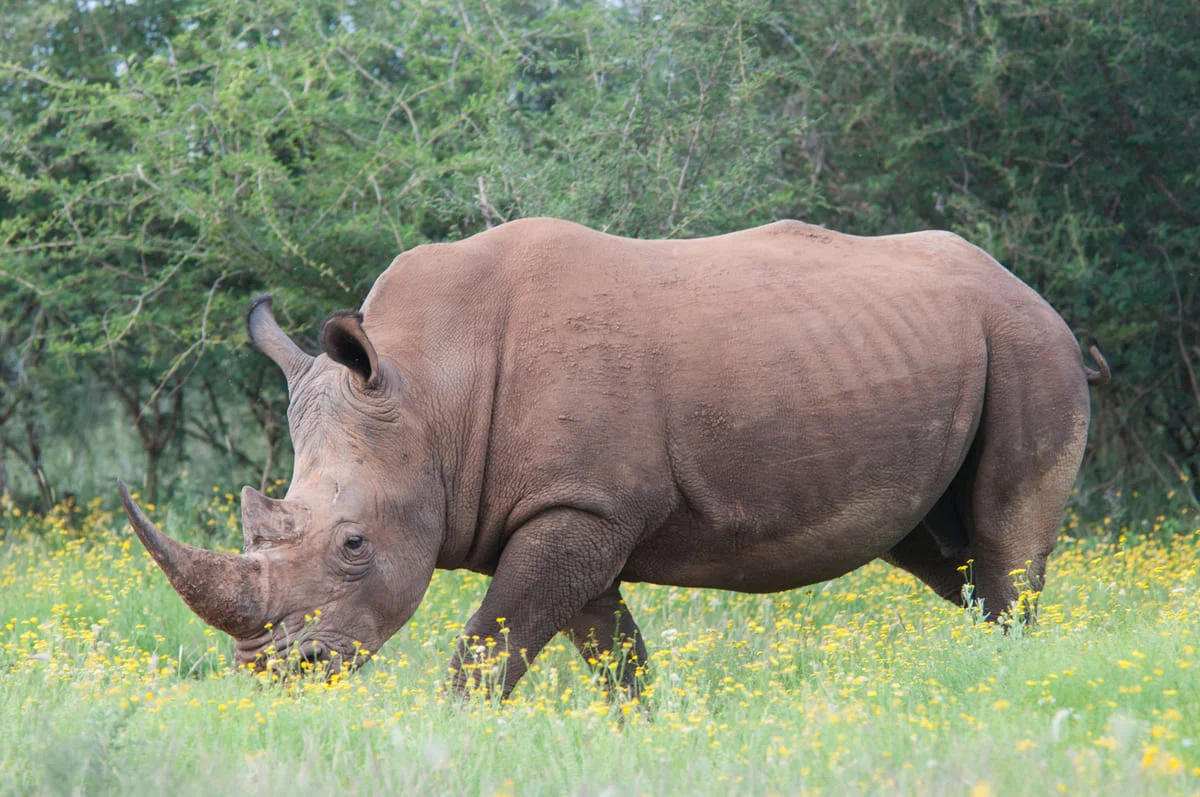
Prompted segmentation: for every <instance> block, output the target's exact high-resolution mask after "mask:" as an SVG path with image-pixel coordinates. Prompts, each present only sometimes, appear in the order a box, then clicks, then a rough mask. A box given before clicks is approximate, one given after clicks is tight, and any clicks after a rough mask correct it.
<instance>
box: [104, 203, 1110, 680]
mask: <svg viewBox="0 0 1200 797" xmlns="http://www.w3.org/2000/svg"><path fill="white" fill-rule="evenodd" d="M247 325H248V328H249V334H250V339H251V341H252V342H253V345H254V346H255V347H256V348H257V349H258V350H259V351H260V352H262V353H263V354H265V355H267V356H268V357H269V358H271V359H272V360H273V361H274V362H275V364H276V365H278V366H279V367H280V368H281V369H282V371H283V373H284V375H285V377H286V379H287V387H288V393H289V406H288V422H289V426H290V431H291V436H292V440H293V443H294V446H295V472H294V476H293V479H292V481H291V484H290V487H289V488H288V491H287V495H286V496H285V497H284V498H283V499H282V500H275V499H271V498H267V497H265V496H263V495H261V494H260V493H258V492H257V491H255V490H254V489H252V488H250V487H246V488H245V489H243V491H242V524H243V528H244V535H245V553H243V554H226V553H216V552H211V551H207V550H203V549H199V548H194V547H190V546H187V545H184V544H182V543H179V542H177V541H175V540H173V539H171V538H169V537H167V536H166V535H164V534H163V533H162V532H161V531H159V530H158V529H157V528H155V526H154V525H153V524H152V523H151V522H150V521H149V520H148V519H147V517H146V516H145V515H144V514H143V513H142V511H141V510H140V509H139V508H138V507H137V506H136V505H135V504H134V503H133V501H131V500H130V497H129V494H128V492H127V491H126V489H125V488H124V486H123V485H122V486H121V495H122V499H123V501H124V505H125V508H126V510H127V512H128V514H129V518H130V520H131V523H132V526H133V528H134V530H135V531H136V533H137V535H138V536H139V538H140V539H141V541H142V542H143V543H144V545H145V546H146V548H147V549H148V551H149V553H150V554H151V555H152V556H153V558H154V559H155V560H156V561H157V562H158V564H159V565H160V566H161V568H162V569H163V570H164V571H165V573H166V575H167V577H168V579H169V580H170V582H171V584H172V585H173V586H174V588H175V589H176V590H177V591H178V592H179V593H180V595H181V596H182V597H183V599H184V600H185V601H186V602H187V603H188V605H189V606H191V608H192V609H193V610H194V611H195V612H196V613H197V614H198V615H199V616H200V617H201V618H202V619H204V620H205V621H206V622H208V623H209V624H211V625H213V626H215V627H216V628H218V629H220V630H222V631H225V632H227V633H229V634H230V635H232V636H233V637H234V638H235V640H236V660H237V662H238V663H239V664H248V663H251V662H255V661H258V662H260V663H261V662H262V661H263V659H264V656H263V653H264V651H267V652H271V651H273V650H277V651H279V652H280V655H282V653H283V652H284V651H287V650H288V648H289V646H292V651H293V653H296V652H298V653H299V655H301V656H302V657H303V658H304V659H308V660H310V661H314V662H323V663H324V662H329V661H332V662H333V664H334V665H335V667H336V666H339V662H348V661H350V660H352V659H354V660H355V661H361V660H362V659H363V656H362V655H358V656H357V657H356V654H362V653H363V652H364V651H367V652H369V651H375V650H378V649H379V647H380V645H382V644H383V643H384V642H385V641H386V640H387V639H388V638H389V637H391V636H392V635H393V634H394V633H396V631H397V630H398V629H400V628H401V626H403V625H404V624H405V622H406V621H407V620H408V619H409V617H410V616H411V615H412V614H413V612H414V611H415V610H416V608H417V606H418V604H419V603H420V602H421V599H422V597H423V596H424V593H425V591H426V588H427V586H428V585H429V582H430V578H431V577H432V575H433V572H434V569H435V568H444V569H456V568H468V569H470V570H473V571H476V572H478V573H483V574H486V575H489V576H491V577H492V580H491V583H490V586H489V587H488V589H487V593H486V595H485V597H484V598H483V603H482V605H481V607H480V608H479V610H478V611H477V612H476V613H475V614H474V616H472V617H471V618H470V620H469V621H468V622H467V623H466V626H465V629H464V630H463V632H462V636H461V637H460V642H459V644H458V645H457V647H456V649H455V651H454V653H453V655H452V661H451V667H450V672H453V673H455V674H454V675H452V676H450V684H451V686H452V687H453V688H455V689H457V690H459V691H463V690H468V689H469V688H470V687H471V685H472V683H473V681H472V680H471V677H470V676H468V675H464V673H467V672H468V671H469V670H471V669H472V668H470V667H468V666H466V665H467V664H468V663H469V660H470V658H471V657H473V656H482V657H483V659H482V662H483V663H484V664H487V663H488V662H489V661H494V659H489V658H488V657H489V656H492V657H494V656H495V655H496V654H497V653H498V652H499V651H501V650H502V649H506V650H507V651H508V652H509V655H508V656H507V664H506V667H505V668H504V671H503V673H502V679H501V682H500V683H499V684H497V685H496V686H497V687H498V688H499V689H500V690H501V691H502V693H503V694H504V695H507V694H508V692H509V691H510V690H511V689H512V688H513V686H514V685H515V684H516V683H517V681H518V679H519V678H520V677H521V675H522V674H523V673H524V672H525V671H526V668H527V665H528V662H529V660H531V659H532V658H533V657H535V656H536V655H537V654H538V652H539V651H540V650H541V649H542V648H543V647H544V646H545V645H546V644H547V643H548V642H549V641H550V640H551V639H552V638H553V637H554V635H555V634H557V633H559V632H560V631H561V632H564V633H565V634H566V635H567V636H569V637H570V638H571V639H572V640H573V641H574V642H575V644H576V645H577V646H578V647H579V648H580V650H581V652H583V653H584V654H585V656H588V657H595V656H596V655H597V654H598V653H603V652H605V651H612V652H613V654H614V656H615V655H618V654H622V655H624V656H625V659H624V660H625V661H626V662H627V663H630V664H631V665H632V666H627V667H625V668H624V670H623V672H622V674H621V676H620V679H619V680H620V685H621V686H623V687H624V688H626V689H627V690H629V691H630V692H631V693H634V694H636V692H637V689H638V679H639V675H640V674H641V673H642V667H643V666H644V664H645V662H646V649H645V645H644V642H643V639H642V634H641V632H640V631H639V629H638V627H637V625H636V624H635V622H634V619H633V617H632V616H631V615H630V613H629V611H628V609H627V607H626V605H625V603H624V601H623V599H622V597H621V592H620V585H621V584H622V582H649V583H654V584H668V585H677V586H681V587H707V588H715V589H723V590H737V591H741V592H759V593H767V592H775V591H780V590H789V589H793V588H796V587H801V586H804V585H810V584H813V583H816V582H820V581H825V580H827V579H831V578H834V577H836V576H839V575H842V574H844V573H846V572H848V571H851V570H853V569H855V568H858V567H860V566H862V565H865V564H867V563H868V562H871V561H872V560H874V559H878V558H882V559H884V560H886V561H887V562H890V563H891V564H893V565H896V566H898V567H901V568H904V569H905V570H907V571H909V572H911V573H912V574H914V575H915V576H916V577H917V578H919V579H920V580H921V581H923V582H925V583H926V584H927V585H928V586H929V587H931V588H932V589H933V590H934V591H935V592H936V593H937V594H939V595H941V596H942V597H944V598H946V599H947V600H950V601H954V602H961V601H962V600H963V594H964V592H963V587H964V571H966V572H967V573H968V575H969V577H970V579H971V581H972V584H971V586H970V590H969V591H970V597H971V599H972V600H973V601H975V604H976V605H977V606H982V608H983V611H984V612H985V613H986V614H987V615H988V616H990V617H992V618H995V617H997V616H999V615H1000V614H1001V612H1003V611H1005V610H1007V609H1010V608H1012V607H1013V606H1014V603H1015V602H1016V601H1017V600H1018V595H1019V591H1018V585H1017V584H1015V583H1014V582H1015V581H1016V580H1018V579H1015V578H1014V576H1013V575H1012V574H1013V572H1014V571H1017V570H1023V571H1024V574H1023V576H1022V577H1021V578H1023V580H1024V584H1025V586H1027V587H1028V588H1029V589H1031V590H1033V591H1034V592H1036V591H1037V590H1040V588H1041V586H1042V581H1043V574H1044V571H1045V565H1046V559H1047V556H1048V555H1049V554H1050V552H1051V549H1052V548H1053V547H1054V544H1055V540H1056V537H1057V534H1058V530H1059V525H1060V523H1061V520H1062V515H1063V512H1064V509H1065V505H1066V502H1067V499H1068V494H1069V493H1070V491H1071V488H1072V485H1073V483H1074V480H1075V478H1076V474H1077V472H1078V470H1079V466H1080V461H1081V457H1082V454H1083V450H1084V445H1085V441H1086V439H1087V431H1088V422H1089V415H1090V408H1089V391H1088V385H1089V383H1092V384H1095V383H1103V382H1106V381H1107V380H1108V379H1109V369H1108V366H1107V364H1106V363H1105V362H1104V360H1103V357H1102V356H1101V355H1100V353H1099V351H1097V350H1096V349H1095V348H1094V347H1093V348H1092V350H1091V351H1092V357H1093V359H1094V360H1095V361H1096V365H1097V369H1092V368H1090V367H1089V366H1087V365H1085V363H1084V360H1083V356H1082V353H1081V351H1080V348H1079V344H1078V342H1077V340H1076V338H1075V336H1074V334H1073V333H1072V331H1071V329H1070V328H1069V327H1068V326H1067V324H1066V323H1065V322H1064V321H1063V319H1062V318H1061V317H1060V316H1059V315H1058V314H1057V313H1056V312H1055V311H1054V310H1053V309H1052V308H1051V307H1050V305H1049V304H1047V303H1046V301H1044V300H1043V299H1042V298H1041V297H1040V296H1039V295H1038V294H1037V293H1036V292H1034V291H1033V290H1032V289H1031V288H1029V287H1028V286H1026V285H1025V284H1024V283H1023V282H1021V280H1019V279H1018V278H1017V277H1015V276H1014V275H1013V274H1012V273H1011V272H1009V271H1008V270H1006V269H1005V268H1004V267H1003V266H1001V265H1000V264H999V263H998V262H996V261H995V260H994V259H992V258H991V257H990V256H988V255H987V254H986V253H985V252H983V251H982V250H981V249H978V248H976V247H975V246H972V245H971V244H969V243H967V242H966V241H965V240H963V239H962V238H960V237H959V236H957V235H954V234H952V233H948V232H940V231H927V232H918V233H910V234H901V235H887V236H882V237H857V236H852V235H845V234H840V233H837V232H833V231H830V230H827V229H824V228H821V227H816V226H812V225H809V224H804V223H800V222H796V221H781V222H777V223H774V224H768V225H766V226H763V227H758V228H755V229H750V230H745V231H741V232H734V233H730V234H727V235H719V236H716V237H710V238H699V239H692V240H633V239H628V238H620V237H615V236H612V235H607V234H604V233H601V232H597V231H594V230H591V229H588V228H586V227H583V226H579V225H576V224H573V223H569V222H565V221H558V220H552V219H527V220H521V221H514V222H511V223H507V224H504V225H501V226H498V227H496V228H494V229H491V230H488V231H485V232H482V233H480V234H477V235H475V236H473V237H470V238H467V239H465V240H462V241H458V242H454V243H439V244H429V245H424V246H419V247H416V248H414V249H412V250H410V251H407V252H405V253H404V254H401V255H400V256H399V257H397V258H396V259H395V260H394V261H393V262H392V264H391V265H390V266H389V267H388V269H387V270H386V271H385V272H384V273H383V274H382V275H381V276H380V277H379V278H378V280H377V281H376V282H375V284H374V287H373V288H372V289H371V291H370V293H369V294H368V296H367V297H366V300H365V302H364V303H363V305H362V308H361V311H359V312H340V313H336V314H334V315H333V316H332V317H330V318H329V319H328V321H327V322H326V323H325V325H324V327H323V330H322V333H321V346H322V349H323V351H322V353H321V354H319V355H317V356H312V355H309V354H307V353H306V352H304V351H303V350H301V349H300V348H299V347H298V346H297V345H296V344H295V343H294V342H293V341H292V340H291V339H290V338H289V337H288V336H287V335H286V334H285V333H284V332H283V331H282V330H281V329H280V327H279V326H278V324H277V323H276V321H275V318H274V316H273V315H272V309H271V301H270V298H269V297H259V298H258V299H256V300H255V301H254V302H253V304H252V306H251V308H250V311H249V314H248V316H247ZM968 562H970V563H971V566H970V568H966V567H964V566H965V565H966V564H967V563H968ZM305 615H308V616H309V622H308V623H307V628H306V629H305V633H304V634H297V633H295V632H296V629H300V628H302V627H304V626H306V621H305ZM313 618H318V619H317V620H316V622H315V623H314V622H312V620H313ZM289 629H290V630H289ZM502 629H503V641H504V642H505V644H503V645H496V646H493V647H488V646H484V645H481V644H478V643H480V642H482V641H483V640H486V639H488V638H492V639H496V640H500V639H501V638H502V634H501V632H502ZM480 651H482V653H480ZM518 654H519V655H518Z"/></svg>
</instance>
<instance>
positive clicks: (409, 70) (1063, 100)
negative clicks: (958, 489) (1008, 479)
mask: <svg viewBox="0 0 1200 797" xmlns="http://www.w3.org/2000/svg"><path fill="white" fill-rule="evenodd" d="M0 13H2V15H3V19H4V21H5V23H6V24H5V25H4V26H0V27H2V28H3V29H2V30H0V119H2V120H3V122H4V123H3V125H0V284H2V285H3V290H0V421H2V422H0V440H2V441H3V443H2V445H3V448H4V451H5V454H4V456H2V457H0V463H3V464H4V465H7V467H8V471H11V474H10V475H11V478H12V479H13V480H14V483H15V484H17V485H18V487H19V486H20V485H21V484H25V485H26V487H27V488H28V489H29V490H32V485H33V481H32V480H30V479H28V478H26V479H25V481H24V482H20V481H16V480H17V479H18V478H25V477H21V476H20V474H21V473H25V472H29V473H36V472H38V470H37V469H38V468H40V469H41V472H42V473H43V474H48V476H49V478H48V481H47V485H46V486H47V489H49V487H50V485H53V484H60V489H59V492H65V491H67V490H81V491H83V492H93V491H95V490H99V489H104V490H107V489H108V486H107V485H108V480H109V479H110V478H111V477H112V476H113V475H115V474H114V473H113V472H112V471H113V470H114V469H115V468H116V467H117V466H118V465H121V466H124V465H125V463H127V462H128V461H129V459H130V457H131V456H133V455H134V454H136V455H137V456H139V457H141V458H142V459H143V461H144V468H145V470H146V473H147V484H146V487H147V488H148V492H149V493H150V494H152V495H153V494H154V493H155V492H158V491H159V484H158V483H159V478H158V476H159V472H160V471H161V472H162V473H161V476H162V480H163V484H164V487H163V489H166V490H167V491H168V494H174V493H176V492H178V491H179V490H180V489H182V488H180V487H179V484H178V483H179V481H180V479H179V474H180V473H181V472H182V471H183V470H184V469H188V468H191V469H192V470H193V471H194V472H195V471H196V470H197V469H199V470H202V471H204V472H205V473H211V474H213V478H215V477H216V474H221V475H222V476H223V477H224V478H226V479H230V478H232V479H245V480H250V481H255V482H260V481H261V482H264V483H265V482H268V481H270V480H271V478H272V477H273V476H275V475H277V474H279V473H286V468H287V462H288V454H287V450H286V435H285V434H284V420H283V418H284V415H283V405H284V399H285V396H284V391H283V386H282V380H281V379H280V378H279V375H278V374H276V373H274V371H273V369H270V368H266V367H265V366H264V361H263V359H262V358H261V357H259V356H257V355H255V354H253V353H252V352H249V351H248V350H247V347H246V339H245V335H244V332H243V331H242V323H241V316H242V313H243V312H244V310H245V308H246V306H247V302H248V299H249V297H250V296H252V295H253V294H255V293H257V292H260V291H264V290H269V291H272V292H274V293H275V294H276V296H277V299H278V301H277V302H276V308H277V311H279V312H280V314H281V316H282V321H283V322H284V325H285V327H287V328H288V329H289V331H291V332H293V333H294V334H295V335H296V336H297V337H298V339H299V340H300V341H301V342H302V343H303V344H304V345H306V346H308V347H309V348H310V349H311V348H313V347H314V345H315V342H316V331H317V329H318V327H319V321H320V319H321V317H323V316H324V315H325V314H326V313H328V312H329V311H331V310H333V309H336V308H339V307H346V306H355V305H357V304H358V303H359V302H360V301H361V299H362V297H363V296H364V295H365V293H366V291H367V289H368V288H369V286H370V284H371V282H372V280H373V279H374V278H375V276H376V275H377V274H378V273H379V272H380V271H382V270H383V268H384V267H386V265H387V263H388V262H389V261H390V259H391V258H392V257H394V256H395V255H396V254H398V253H399V252H401V251H404V250H406V249H408V248H411V247H413V246H416V245H418V244H421V243H424V242H426V241H434V240H452V239H456V238H461V237H464V236H467V235H470V234H472V233H474V232H477V231H479V230H481V229H483V228H484V227H486V226H488V225H490V224H496V223H500V222H501V221H503V220H506V219H511V218H518V217H523V216H532V215H553V216H559V217H564V218H569V219H573V220H576V221H580V222H583V223H586V224H590V225H592V226H595V227H597V228H600V229H606V230H609V231H611V232H614V233H619V234H624V235H635V236H646V237H651V236H693V235H703V234H709V233H718V232H724V231H729V230H732V229H737V228H742V227H746V226H750V225H753V224H757V223H761V222H765V221H769V220H772V219H775V218H781V217H788V216H790V217H794V218H803V219H806V220H808V221H813V222H817V223H823V224H826V225H828V226H830V227H834V228H837V229H841V230H845V231H847V232H855V233H862V234H874V233H885V232H899V231H907V230H912V229H918V228H925V227H941V228H948V229H952V230H955V231H957V232H960V233H962V234H963V235H965V236H966V237H967V238H968V239H970V240H972V241H973V242H975V243H977V244H979V245H980V246H982V247H984V248H985V249H987V250H988V251H990V252H992V253H993V254H994V255H996V256H997V257H998V258H999V259H1000V260H1002V261H1003V262H1005V263H1006V264H1007V265H1009V266H1010V267H1011V268H1013V269H1014V270H1015V271H1016V273H1017V274H1018V275H1019V276H1021V277H1022V278H1023V279H1025V280H1026V281H1028V282H1030V283H1031V284H1032V285H1034V286H1035V287H1036V288H1038V289H1039V290H1040V291H1042V292H1043V294H1044V295H1046V296H1047V298H1049V299H1050V301H1051V302H1052V303H1053V304H1054V305H1055V306H1056V307H1057V308H1058V309H1059V310H1060V311H1061V312H1062V313H1063V315H1064V316H1065V317H1066V318H1067V319H1068V321H1069V323H1071V324H1072V325H1073V326H1074V327H1075V328H1076V330H1077V331H1078V333H1079V335H1080V337H1081V339H1083V340H1084V341H1085V342H1091V341H1092V340H1095V341H1096V342H1098V343H1099V344H1100V345H1101V347H1102V348H1103V349H1104V350H1105V352H1106V353H1107V355H1108V356H1109V359H1110V362H1111V363H1112V365H1113V366H1114V370H1115V372H1116V373H1117V375H1118V381H1117V383H1116V384H1115V385H1114V386H1112V387H1110V388H1108V389H1106V390H1098V391H1095V392H1094V396H1095V400H1096V404H1097V416H1096V417H1097V420H1096V424H1095V433H1094V436H1093V437H1094V440H1093V442H1094V445H1093V449H1092V454H1091V455H1090V456H1089V460H1090V461H1091V463H1092V467H1091V468H1090V470H1089V473H1090V474H1091V475H1090V476H1089V477H1088V478H1087V480H1086V481H1085V483H1084V490H1083V491H1082V494H1083V495H1084V497H1085V499H1088V500H1094V501H1099V502H1100V503H1103V501H1104V496H1105V495H1110V494H1111V493H1112V492H1113V491H1114V490H1115V489H1119V488H1132V487H1134V486H1139V485H1141V486H1142V487H1143V488H1145V487H1146V486H1147V485H1146V484H1144V482H1147V481H1151V482H1154V483H1156V484H1158V485H1160V487H1159V489H1161V490H1162V491H1164V492H1165V491H1166V490H1168V489H1176V488H1180V487H1181V486H1182V489H1184V490H1185V492H1188V493H1189V494H1190V490H1189V489H1188V483H1187V482H1181V481H1180V478H1179V477H1180V475H1181V474H1182V475H1185V476H1189V477H1190V478H1191V479H1193V480H1195V479H1197V478H1200V388H1198V387H1197V379H1196V376H1195V370H1196V368H1198V367H1200V326H1198V325H1197V323H1196V321H1195V320H1194V319H1196V318H1197V317H1200V313H1197V310H1198V309H1200V307H1198V304H1200V278H1198V273H1197V266H1196V258H1195V252H1196V251H1197V249H1198V245H1200V240H1198V237H1200V233H1197V230H1200V223H1198V221H1200V219H1198V216H1200V166H1198V165H1197V164H1198V163H1200V161H1197V159H1196V157H1195V153H1196V152H1197V151H1198V149H1200V126H1198V125H1197V124H1195V119H1194V118H1193V116H1194V109H1195V108H1196V107H1198V106H1200V80H1197V79H1196V78H1197V67H1196V64H1197V63H1200V36H1197V35H1196V34H1197V31H1198V30H1200V24H1198V23H1200V11H1197V8H1196V7H1194V5H1193V4H1188V3H1182V2H1166V3H1158V4H1154V3H1146V2H1144V0H1118V1H1117V2H1115V3H1098V2H1095V0H1068V2H1054V3H1050V2H1048V0H985V1H984V2H979V3H972V4H968V5H966V6H964V5H962V4H957V3H948V2H940V1H939V2H933V3H916V2H912V0H906V2H901V3H899V4H897V3H894V2H884V1H883V0H865V2H861V3H848V2H842V1H840V0H839V1H838V2H822V3H811V4H794V3H782V2H768V0H737V1H736V2H729V3H711V2H701V1H700V0H678V1H676V2H666V0H650V1H649V2H635V3H621V4H594V3H584V2H550V0H528V1H527V2H488V0H462V2H434V1H433V0H427V2H404V3H399V2H395V3H388V2H383V1H382V0H372V2H363V1H362V0H360V1H359V2H356V3H351V2H339V1H338V0H318V1H317V2H313V3H305V4H301V5H296V4H294V3H284V2H281V0H251V1H250V2H241V1H239V0H213V1H212V2H206V3H197V2H192V1H191V0H142V2H139V3H137V4H127V3H120V2H112V3H65V2H46V3H32V2H25V1H24V0H4V2H3V3H2V4H0ZM113 417H120V418H121V419H123V420H122V422H123V423H125V424H130V425H131V426H132V431H131V432H130V433H128V435H127V442H126V444H125V446H126V449H124V450H113V449H112V446H111V445H110V444H109V441H108V437H107V432H105V438H104V439H105V443H104V448H106V449H109V452H108V455H107V457H106V454H105V452H104V451H97V450H96V449H98V448H99V447H100V444H99V443H98V438H96V436H95V433H94V430H95V429H97V428H103V429H108V428H109V427H108V425H107V424H110V423H111V420H110V419H111V418H113ZM134 441H136V446H135V443H134ZM42 448H45V449H46V453H45V455H44V456H43V453H42V450H41V449H42ZM80 448H82V449H84V450H86V451H87V452H89V453H88V455H87V457H86V458H85V460H86V463H87V465H86V467H83V466H80V465H78V464H76V465H69V464H65V463H71V462H76V463H78V462H83V461H84V460H79V459H78V458H77V456H76V451H77V450H78V449H80ZM131 451H132V452H133V453H131ZM5 474H6V471H5V468H4V467H0V492H2V491H3V490H4V489H5V488H6V484H7V479H8V478H9V477H8V476H6V475H5ZM1191 483H1195V482H1194V481H1193V482H1191ZM184 492H186V490H184ZM180 494H182V493H180ZM53 497H54V496H53V491H52V490H51V491H49V492H46V493H45V494H44V495H43V496H42V498H41V499H40V503H42V504H43V505H46V506H48V505H49V504H51V503H52V502H53ZM1101 509H1102V507H1100V506H1099V505H1098V506H1097V511H1101Z"/></svg>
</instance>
